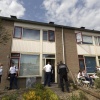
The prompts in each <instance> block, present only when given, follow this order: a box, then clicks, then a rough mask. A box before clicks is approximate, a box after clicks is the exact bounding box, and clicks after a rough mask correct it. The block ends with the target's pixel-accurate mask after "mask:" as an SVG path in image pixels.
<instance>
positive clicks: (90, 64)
mask: <svg viewBox="0 0 100 100" xmlns="http://www.w3.org/2000/svg"><path fill="white" fill-rule="evenodd" d="M85 63H86V70H87V72H88V73H95V71H96V59H95V57H85Z"/></svg>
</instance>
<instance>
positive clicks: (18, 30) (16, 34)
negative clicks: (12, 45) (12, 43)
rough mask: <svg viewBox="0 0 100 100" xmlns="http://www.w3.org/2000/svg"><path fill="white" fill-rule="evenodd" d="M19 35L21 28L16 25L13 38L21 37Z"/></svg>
mask: <svg viewBox="0 0 100 100" xmlns="http://www.w3.org/2000/svg"><path fill="white" fill-rule="evenodd" d="M21 35H22V28H21V27H17V26H16V27H15V29H14V38H21Z"/></svg>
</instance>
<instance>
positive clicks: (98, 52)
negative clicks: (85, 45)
mask: <svg viewBox="0 0 100 100" xmlns="http://www.w3.org/2000/svg"><path fill="white" fill-rule="evenodd" d="M96 53H97V54H98V55H100V46H96Z"/></svg>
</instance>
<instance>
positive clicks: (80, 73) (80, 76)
mask: <svg viewBox="0 0 100 100" xmlns="http://www.w3.org/2000/svg"><path fill="white" fill-rule="evenodd" d="M77 78H78V79H81V78H82V71H81V70H79V72H78V74H77Z"/></svg>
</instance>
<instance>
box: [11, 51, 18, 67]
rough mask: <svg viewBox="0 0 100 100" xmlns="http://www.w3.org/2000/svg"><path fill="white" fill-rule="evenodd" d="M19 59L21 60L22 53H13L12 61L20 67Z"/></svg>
mask: <svg viewBox="0 0 100 100" xmlns="http://www.w3.org/2000/svg"><path fill="white" fill-rule="evenodd" d="M19 60H20V53H11V62H14V64H15V66H16V67H18V68H19ZM11 62H10V63H11ZM10 65H11V64H10Z"/></svg>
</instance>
